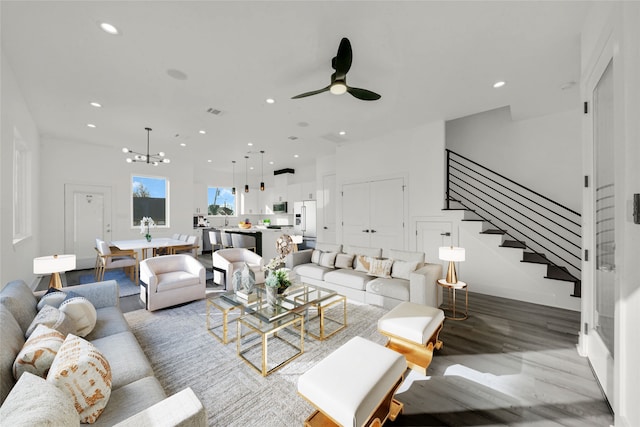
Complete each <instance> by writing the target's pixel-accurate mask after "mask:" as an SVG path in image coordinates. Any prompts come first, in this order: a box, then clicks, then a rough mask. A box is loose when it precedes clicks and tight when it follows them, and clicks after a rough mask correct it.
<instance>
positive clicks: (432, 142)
mask: <svg viewBox="0 0 640 427" xmlns="http://www.w3.org/2000/svg"><path fill="white" fill-rule="evenodd" d="M444 129H445V128H444V122H443V121H437V122H433V123H428V124H425V125H422V126H419V127H416V128H412V129H406V130H401V131H396V132H392V133H389V134H386V135H381V136H379V137H378V138H374V139H371V140H368V141H359V142H352V143H347V144H344V145H342V146H340V147H338V148H337V150H336V162H335V163H336V166H335V168H336V182H337V187H338V191H340V189H341V188H342V184H344V183H353V182H361V181H365V180H369V179H372V178H373V179H376V178H386V177H397V176H405V177H407V181H406V185H407V188H406V190H405V191H406V193H405V195H406V197H407V198H408V200H409V204H408V212H407V213H406V216H407V222H408V224H409V225H408V227H405V228H406V229H407V231H408V238H407V239H405V249H415V247H416V246H415V245H416V243H415V221H416V218H418V217H424V216H439V215H441V214H442V213H441V210H442V208H443V207H444V144H445V142H444V138H445V136H444ZM338 200H340V199H338ZM340 217H341V213H340V203H338V241H339V240H340V236H341V232H342V231H341V229H340V228H339V227H340V225H339V224H340ZM387 249H388V248H387Z"/></svg>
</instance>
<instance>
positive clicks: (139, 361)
mask: <svg viewBox="0 0 640 427" xmlns="http://www.w3.org/2000/svg"><path fill="white" fill-rule="evenodd" d="M91 344H93V345H94V346H95V347H96V348H97V349H98V350H99V351H100V352H101V353H102V354H103V356H104V358H105V359H107V360H108V361H109V366H110V367H111V388H112V389H113V390H116V389H118V388H120V387H122V386H125V385H127V384H129V383H132V382H134V381H137V380H139V379H140V378H144V377H148V376H153V368H151V364H150V363H149V359H147V357H146V356H145V354H144V353H143V352H142V349H141V348H140V344H138V341H136V338H135V337H134V335H133V333H131V332H121V333H119V334H115V335H110V336H108V337H104V338H98V339H96V340H93V341H92V342H91Z"/></svg>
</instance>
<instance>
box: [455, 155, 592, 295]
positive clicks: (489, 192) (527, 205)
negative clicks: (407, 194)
mask: <svg viewBox="0 0 640 427" xmlns="http://www.w3.org/2000/svg"><path fill="white" fill-rule="evenodd" d="M446 152H447V166H446V167H447V188H446V209H456V208H457V209H466V210H468V211H472V212H473V213H474V214H475V215H477V219H479V220H482V221H485V222H486V223H488V224H490V227H492V228H490V229H487V230H484V232H486V233H492V234H503V235H505V241H504V242H503V245H504V246H512V247H521V248H523V249H525V250H526V251H527V253H526V254H525V257H526V258H527V259H525V261H526V260H531V261H532V262H540V263H545V264H547V265H548V266H549V267H548V270H553V275H552V274H551V273H549V272H548V274H547V276H549V277H550V278H560V279H561V280H568V281H574V283H576V288H575V290H574V295H576V296H579V294H580V289H579V284H580V277H581V256H582V247H581V239H582V234H581V232H582V230H581V228H582V227H581V215H580V214H579V213H578V212H575V211H574V210H572V209H569V208H568V207H566V206H563V205H562V204H560V203H558V202H556V201H554V200H551V199H550V198H548V197H546V196H543V195H542V194H540V193H538V192H536V191H534V190H531V189H529V188H527V187H525V186H523V185H521V184H518V183H517V182H515V181H513V180H512V179H510V178H507V177H505V176H504V175H501V174H499V173H497V172H494V171H492V170H490V169H489V168H487V167H485V166H483V165H481V164H479V163H477V162H475V161H473V160H471V159H468V158H467V157H464V156H462V155H460V154H457V153H455V152H453V151H451V150H446ZM552 276H554V277H552Z"/></svg>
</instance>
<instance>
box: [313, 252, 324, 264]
mask: <svg viewBox="0 0 640 427" xmlns="http://www.w3.org/2000/svg"><path fill="white" fill-rule="evenodd" d="M321 256H322V251H319V250H318V249H314V250H313V251H312V252H311V262H312V263H314V264H318V265H319V264H320V257H321Z"/></svg>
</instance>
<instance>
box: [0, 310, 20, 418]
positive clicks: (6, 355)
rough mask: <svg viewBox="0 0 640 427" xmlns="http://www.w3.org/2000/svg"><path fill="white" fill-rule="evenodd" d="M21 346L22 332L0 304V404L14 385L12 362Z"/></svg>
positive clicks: (9, 313) (8, 312)
mask: <svg viewBox="0 0 640 427" xmlns="http://www.w3.org/2000/svg"><path fill="white" fill-rule="evenodd" d="M23 345H24V332H23V331H22V329H21V328H20V325H19V324H18V322H17V321H16V319H15V318H14V317H13V315H12V314H11V312H10V311H9V309H8V308H7V307H5V305H4V304H0V404H2V402H3V401H4V400H5V398H6V397H7V395H8V394H9V392H10V391H11V387H13V386H14V384H15V381H14V379H13V361H14V360H15V359H16V356H17V355H18V353H20V350H21V349H22V346H23ZM0 419H2V418H0Z"/></svg>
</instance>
